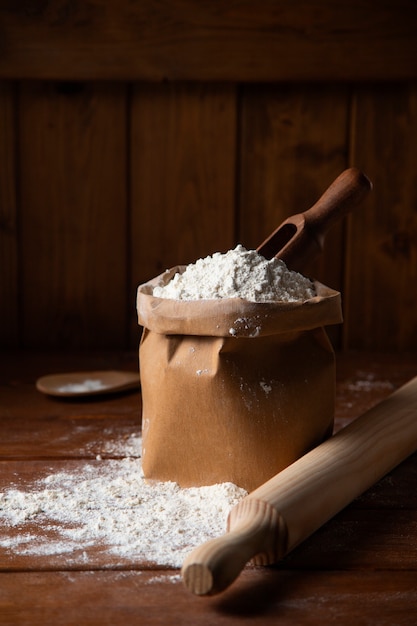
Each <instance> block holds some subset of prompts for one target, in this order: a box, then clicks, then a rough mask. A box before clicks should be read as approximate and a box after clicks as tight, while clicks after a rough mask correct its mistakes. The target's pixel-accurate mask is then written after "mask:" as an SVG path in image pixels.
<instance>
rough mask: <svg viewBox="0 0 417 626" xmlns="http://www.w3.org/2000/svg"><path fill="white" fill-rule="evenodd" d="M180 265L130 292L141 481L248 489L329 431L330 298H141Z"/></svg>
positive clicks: (337, 306) (337, 311)
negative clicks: (136, 334)
mask: <svg viewBox="0 0 417 626" xmlns="http://www.w3.org/2000/svg"><path fill="white" fill-rule="evenodd" d="M185 269H186V268H185V267H181V266H178V267H175V268H173V269H171V270H169V271H167V272H164V273H163V274H161V275H160V276H158V277H156V278H155V279H153V280H151V281H149V282H148V283H145V284H143V285H141V286H140V287H139V289H138V299H137V308H138V318H139V323H140V324H141V325H143V327H144V330H143V334H142V338H141V343H140V348H139V360H140V372H141V386H142V400H143V413H142V430H143V433H142V434H143V458H142V467H143V472H144V475H145V477H147V478H149V479H157V480H164V481H166V480H170V481H175V482H177V483H178V484H179V485H180V486H182V487H190V486H202V485H211V484H215V483H221V482H229V481H230V482H233V483H235V484H236V485H238V486H240V487H243V488H245V489H246V490H248V491H252V490H253V489H255V488H256V487H258V486H259V485H260V484H262V483H263V482H265V481H266V480H268V479H269V478H271V477H272V476H273V475H275V474H276V473H277V472H279V471H280V470H282V469H284V468H285V467H286V466H287V465H289V464H290V463H292V462H293V461H295V460H296V459H297V458H299V457H300V456H302V455H303V454H305V453H306V452H307V451H308V450H309V449H311V448H312V447H314V446H316V445H318V444H319V443H320V442H322V441H323V440H324V439H325V438H327V437H328V436H330V435H331V433H332V430H333V418H334V396H335V363H334V352H333V349H332V346H331V344H330V342H329V340H328V338H327V335H326V332H325V330H324V327H325V326H327V325H330V324H335V323H339V322H341V321H342V316H341V302H340V294H339V292H337V291H334V290H332V289H330V288H328V287H326V286H324V285H322V284H320V283H318V282H315V283H314V290H315V295H313V297H310V298H308V299H307V300H305V301H292V302H282V301H278V302H253V301H248V300H245V299H243V298H236V297H232V298H227V297H226V298H217V299H206V300H202V299H200V300H179V299H171V298H166V297H156V296H154V295H153V290H154V287H155V286H157V285H166V284H168V283H169V282H170V280H171V278H172V277H173V276H174V275H175V274H177V273H178V274H179V275H181V274H182V273H183V272H184V271H185Z"/></svg>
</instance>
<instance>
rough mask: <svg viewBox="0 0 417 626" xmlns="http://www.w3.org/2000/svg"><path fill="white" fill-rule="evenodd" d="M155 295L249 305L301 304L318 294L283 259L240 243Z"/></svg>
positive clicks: (191, 267)
mask: <svg viewBox="0 0 417 626" xmlns="http://www.w3.org/2000/svg"><path fill="white" fill-rule="evenodd" d="M153 295H154V296H156V297H158V298H171V299H173V300H213V299H219V298H243V299H244V300H248V301H250V302H277V301H281V302H298V301H304V300H308V299H310V298H312V297H314V296H315V295H316V294H315V288H314V285H313V283H312V282H311V280H309V279H308V278H306V277H305V276H302V275H301V274H299V273H298V272H293V271H291V270H289V269H288V268H287V266H286V265H285V263H284V262H283V261H281V260H280V259H275V258H273V259H270V260H267V259H265V258H264V257H263V256H261V255H260V254H258V253H257V252H256V250H247V249H246V248H244V247H243V246H242V245H240V244H239V245H237V246H236V248H234V249H233V250H229V251H228V252H226V253H225V254H221V253H220V252H215V253H214V254H213V255H212V256H207V257H205V258H203V259H198V260H197V261H196V262H195V263H192V264H190V265H187V267H186V268H185V270H184V272H183V273H179V272H177V273H176V274H175V275H174V276H173V278H172V279H171V280H170V281H169V282H168V283H167V284H166V285H158V286H156V287H154V289H153Z"/></svg>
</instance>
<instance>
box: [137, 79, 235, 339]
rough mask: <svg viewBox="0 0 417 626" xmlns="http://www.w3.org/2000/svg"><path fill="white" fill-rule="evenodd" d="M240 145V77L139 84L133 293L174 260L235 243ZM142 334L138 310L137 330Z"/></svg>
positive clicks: (178, 261) (189, 259) (181, 261)
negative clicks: (235, 81) (236, 80)
mask: <svg viewBox="0 0 417 626" xmlns="http://www.w3.org/2000/svg"><path fill="white" fill-rule="evenodd" d="M235 150H236V97H235V88H234V86H233V85H215V84H208V85H203V84H199V83H193V84H188V83H187V84H182V83H176V84H167V83H163V84H149V85H148V84H141V85H136V86H135V88H134V92H133V97H132V107H131V166H130V167H131V203H132V216H131V224H132V228H131V242H132V243H131V246H132V271H131V274H132V289H131V291H132V297H133V298H134V297H135V293H136V288H137V286H138V284H139V283H141V282H144V281H146V280H149V279H150V278H152V277H153V276H156V275H157V274H159V273H160V272H162V271H164V270H165V269H166V268H168V267H172V266H173V265H177V264H187V263H190V262H193V261H195V260H196V259H197V258H199V257H202V256H206V255H208V254H212V253H213V252H215V251H226V250H227V249H229V248H230V247H231V246H233V245H234V242H235V204H234V202H235ZM137 335H138V330H137V321H136V317H135V318H134V319H132V336H133V337H135V338H137ZM134 345H137V339H136V340H135V344H134Z"/></svg>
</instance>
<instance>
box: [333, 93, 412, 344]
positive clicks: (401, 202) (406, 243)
mask: <svg viewBox="0 0 417 626" xmlns="http://www.w3.org/2000/svg"><path fill="white" fill-rule="evenodd" d="M353 113H354V114H353V123H352V130H351V132H352V140H351V145H352V155H353V159H354V160H355V162H356V163H358V164H359V165H360V166H361V167H363V168H364V169H365V170H366V171H367V172H368V174H369V176H370V178H371V179H372V180H373V182H374V193H373V194H372V195H371V196H370V197H369V199H368V200H367V201H366V208H365V210H363V211H362V212H360V213H358V214H356V215H355V219H352V220H351V222H350V228H349V236H348V239H347V248H346V258H347V265H346V269H347V276H346V287H345V289H346V296H345V301H347V303H348V306H347V310H346V315H345V324H344V345H345V346H346V347H347V348H351V349H355V348H359V347H361V348H370V349H378V348H379V347H381V346H384V347H386V348H387V349H399V350H401V349H407V348H411V349H412V348H414V347H416V346H417V315H416V310H417V290H416V288H415V285H416V283H417V212H416V206H417V185H416V176H415V169H416V163H417V143H416V142H415V141H414V139H413V138H414V137H415V136H416V135H417V85H416V84H414V83H413V84H410V85H398V84H395V85H390V86H386V87H384V86H379V87H372V88H370V87H362V88H358V89H357V90H356V93H355V98H354V111H353Z"/></svg>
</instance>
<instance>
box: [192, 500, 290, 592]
mask: <svg viewBox="0 0 417 626" xmlns="http://www.w3.org/2000/svg"><path fill="white" fill-rule="evenodd" d="M228 525H229V532H228V533H226V534H225V535H223V536H222V537H218V538H216V539H212V540H211V541H208V542H207V543H205V544H203V545H202V546H199V547H198V548H196V549H195V550H194V551H193V552H192V553H191V554H190V555H189V556H188V557H187V558H186V560H185V561H184V565H183V567H182V570H181V574H182V578H183V582H184V584H185V586H186V587H187V589H188V590H189V591H191V593H194V594H195V595H198V596H207V595H214V594H216V593H219V592H221V591H223V590H224V589H226V588H227V587H228V586H229V585H230V584H231V583H232V582H233V581H234V580H235V579H236V578H237V577H238V575H239V574H240V572H241V571H242V569H243V568H244V567H245V565H246V563H248V561H250V560H251V559H254V562H255V564H257V565H266V564H268V563H275V562H276V561H277V560H279V559H280V558H282V556H283V555H284V554H285V552H286V546H287V532H286V526H285V523H284V522H283V520H282V518H281V516H280V515H279V513H278V512H277V511H276V509H275V508H274V507H273V506H271V505H270V504H268V503H267V502H263V501H262V500H257V499H254V498H252V499H251V498H250V497H248V498H245V499H243V500H242V501H241V502H239V503H238V504H237V505H236V506H235V507H234V508H233V509H232V510H231V512H230V515H229V520H228Z"/></svg>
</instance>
